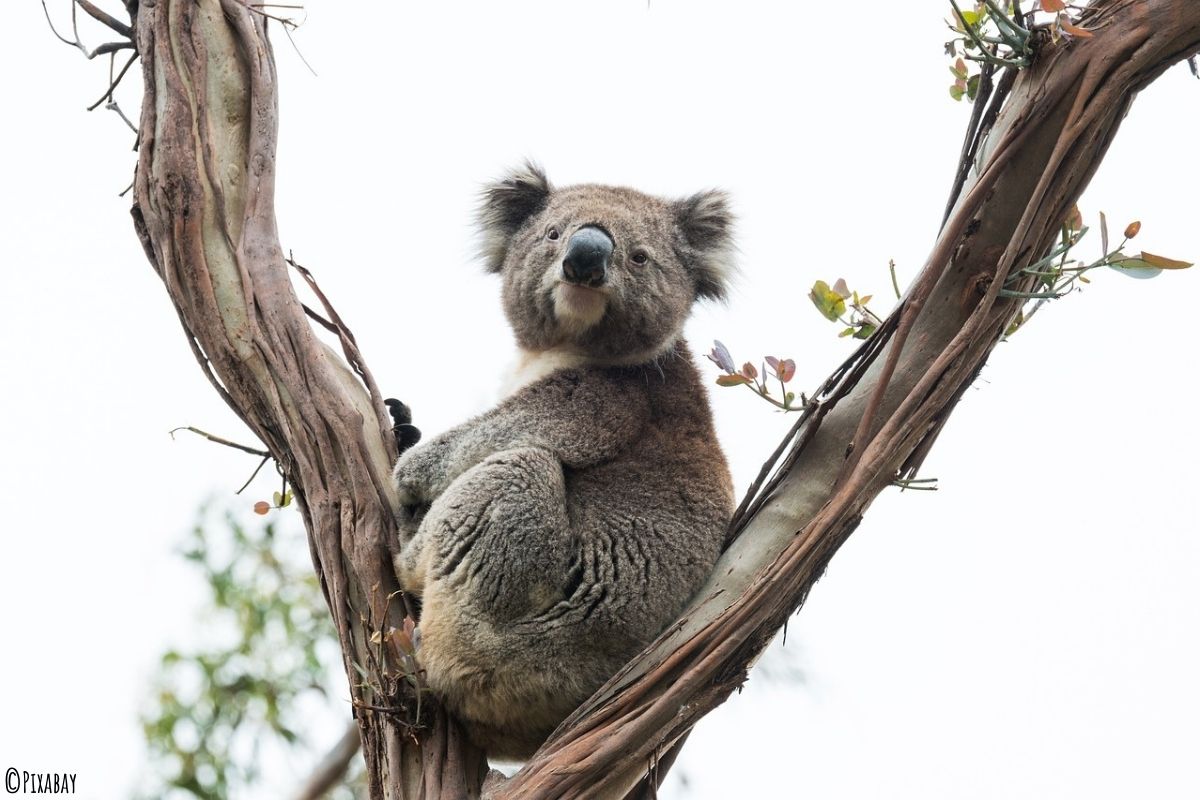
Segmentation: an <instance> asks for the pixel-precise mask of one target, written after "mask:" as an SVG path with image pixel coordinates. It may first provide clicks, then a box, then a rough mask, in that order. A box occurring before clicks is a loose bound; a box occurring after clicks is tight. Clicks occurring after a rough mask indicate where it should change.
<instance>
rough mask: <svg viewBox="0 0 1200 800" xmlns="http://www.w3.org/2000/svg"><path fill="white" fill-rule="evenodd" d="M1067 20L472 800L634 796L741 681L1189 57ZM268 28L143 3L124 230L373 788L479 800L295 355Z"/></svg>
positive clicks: (358, 390) (952, 398) (325, 370)
mask: <svg viewBox="0 0 1200 800" xmlns="http://www.w3.org/2000/svg"><path fill="white" fill-rule="evenodd" d="M1080 24H1082V25H1084V26H1086V27H1088V28H1090V29H1091V30H1092V31H1093V33H1094V37H1093V38H1090V39H1075V40H1070V41H1062V42H1060V43H1058V44H1054V45H1047V46H1045V47H1044V48H1043V51H1042V52H1041V53H1040V54H1039V56H1038V58H1037V59H1036V60H1035V63H1034V65H1033V66H1032V67H1031V68H1030V69H1028V70H1025V71H1023V72H1022V73H1021V74H1020V75H1019V76H1018V77H1017V78H1016V79H1015V81H1013V82H1012V86H1011V89H1009V91H1008V96H1007V98H1006V102H1005V104H1004V106H1003V108H1002V109H1001V110H1000V111H999V114H998V115H996V116H995V118H994V122H993V123H991V126H990V129H989V130H988V131H986V136H985V137H984V138H983V139H982V141H980V142H978V143H976V144H977V146H975V147H974V148H973V149H974V154H975V160H976V164H977V168H976V169H975V170H974V171H973V172H972V173H971V174H970V175H968V176H967V177H966V179H965V183H964V184H963V186H962V193H961V196H960V197H959V198H958V199H957V201H956V203H955V204H954V205H953V208H952V211H951V213H950V214H949V216H948V218H947V220H946V222H945V225H944V227H943V229H942V232H941V234H940V236H939V238H938V240H937V241H936V243H935V244H934V247H933V251H932V255H931V256H930V258H929V260H928V262H927V263H926V265H925V267H924V269H923V270H922V272H921V273H920V275H919V276H918V277H917V279H916V280H915V282H914V284H913V286H912V287H911V288H910V289H909V291H908V293H907V295H906V296H905V298H904V300H903V301H902V303H901V304H900V305H899V307H898V308H897V310H896V311H895V313H894V314H893V315H892V317H891V318H889V319H888V320H887V321H886V322H885V323H884V325H882V326H881V327H880V328H879V330H878V331H877V332H876V333H875V334H874V335H873V336H872V337H871V338H870V339H869V340H867V341H866V342H865V343H864V344H863V346H862V347H861V348H860V350H859V351H858V352H857V353H856V354H855V356H854V357H853V358H852V359H851V360H850V361H848V362H847V363H846V364H845V365H843V367H842V368H840V369H839V370H838V371H837V372H835V374H834V375H833V376H832V377H831V378H830V380H829V381H827V383H826V384H825V385H824V386H823V387H822V389H821V390H820V391H819V392H818V393H817V394H816V395H814V404H813V405H812V406H811V407H810V409H809V412H808V413H807V415H806V417H805V418H804V420H803V421H802V422H801V424H799V425H797V426H796V427H795V428H794V429H793V431H792V433H791V434H789V436H790V439H789V441H788V442H786V443H785V446H784V447H782V448H781V449H780V451H779V459H778V462H777V463H776V464H775V467H774V471H773V472H771V473H769V474H767V475H765V476H764V480H763V481H761V482H759V483H758V484H756V487H757V493H758V494H757V497H755V498H754V499H752V500H750V502H748V503H747V504H746V506H745V513H743V514H741V515H739V518H738V519H737V520H736V523H737V529H736V530H735V531H733V533H734V534H735V535H734V536H733V537H732V538H731V543H730V545H729V548H728V550H727V552H726V554H725V556H724V557H723V558H722V560H721V561H720V562H719V564H718V567H717V570H716V571H715V573H714V575H713V577H712V579H711V580H710V582H709V584H708V586H706V587H705V589H704V590H703V591H702V592H700V593H699V594H698V595H697V597H696V599H695V600H694V601H693V603H692V605H691V607H690V609H689V610H688V612H687V613H686V614H684V615H683V616H682V617H681V618H680V620H679V621H678V622H677V623H676V624H675V625H673V626H672V627H671V628H670V629H669V630H668V631H667V632H666V633H664V634H663V635H662V636H661V637H660V638H659V639H658V641H656V642H655V643H654V644H652V645H651V646H650V647H649V648H647V649H646V650H645V651H644V652H643V653H642V654H641V655H640V656H638V657H637V658H636V659H634V661H633V662H631V663H630V664H629V665H628V666H627V667H626V668H625V669H624V670H622V672H621V673H620V674H619V675H617V676H616V677H614V678H613V679H612V680H611V681H610V682H609V683H608V684H607V685H606V686H605V687H604V688H602V689H601V690H600V691H599V692H598V693H597V694H596V695H595V696H594V697H593V698H592V699H591V700H589V701H588V702H587V703H585V704H584V706H583V707H581V708H580V709H579V710H578V711H577V712H576V713H575V714H574V715H572V716H571V717H570V718H569V719H568V720H566V721H565V722H564V723H563V725H562V726H560V728H559V729H558V731H556V732H555V734H554V735H553V736H552V737H551V739H550V741H548V742H547V743H546V745H545V746H543V748H542V749H541V750H540V751H539V752H538V753H537V754H536V755H535V756H534V757H533V759H532V760H531V761H530V762H529V763H528V764H526V766H525V767H524V768H523V769H522V770H521V771H520V772H519V773H518V774H517V775H516V776H514V777H513V778H512V779H510V780H508V781H500V780H495V779H493V781H492V782H490V783H489V786H488V788H487V789H486V790H485V791H486V792H487V793H488V794H489V795H490V796H492V797H495V798H535V797H536V798H568V797H570V798H577V797H599V798H609V797H616V798H619V797H636V796H643V795H646V794H648V793H650V792H652V791H653V787H652V783H654V782H655V781H653V780H650V779H649V777H648V776H649V775H654V776H659V775H661V774H662V773H663V772H664V771H665V769H664V767H665V766H669V759H670V757H671V754H673V746H674V745H675V744H676V743H677V742H679V741H681V740H682V738H683V737H684V736H686V734H687V732H688V731H689V730H690V729H691V727H692V726H693V725H694V724H695V722H696V721H697V720H698V719H699V718H700V717H701V716H703V715H704V714H705V713H707V712H708V711H709V710H711V709H712V708H713V707H715V706H716V705H718V704H720V703H721V702H723V701H724V700H725V698H726V697H727V696H728V695H729V693H730V692H731V691H732V690H733V689H734V688H736V687H737V686H739V685H740V684H741V683H742V681H743V680H744V679H745V675H746V671H747V669H748V668H749V665H750V664H751V663H752V661H753V660H754V659H755V658H756V657H757V655H758V654H759V653H760V652H761V651H762V649H763V648H764V647H765V646H766V644H767V643H768V642H769V641H770V639H771V638H772V637H773V635H774V634H775V632H776V631H777V630H778V629H779V627H780V626H781V625H782V624H783V623H784V621H785V620H786V619H787V617H788V616H789V615H790V614H791V613H792V612H794V611H795V610H796V609H797V608H798V607H799V606H800V604H801V603H802V602H803V600H804V598H805V597H806V596H807V594H808V591H809V590H810V589H811V587H812V585H813V584H814V583H815V582H816V580H817V579H818V578H819V577H820V575H821V574H822V572H823V570H824V568H825V565H826V564H827V563H828V560H829V558H830V557H831V556H832V555H833V553H834V552H836V550H837V549H838V547H840V545H841V544H842V542H843V541H844V540H845V539H846V537H847V536H849V535H850V533H851V532H852V531H853V530H854V528H855V526H856V525H857V524H858V521H859V519H861V516H862V514H863V512H864V511H865V510H866V508H867V506H868V505H869V504H870V502H871V501H872V500H873V499H874V498H875V496H877V495H878V493H879V492H880V491H881V490H882V489H883V488H884V487H885V486H887V485H888V483H889V482H891V481H892V479H893V478H894V477H895V476H896V475H897V474H900V473H905V472H911V470H912V469H915V467H916V466H917V465H918V464H919V461H920V459H921V457H923V455H924V453H925V452H927V450H928V445H929V444H930V443H931V441H932V438H933V437H934V436H936V433H937V431H938V430H940V427H941V425H942V424H944V422H945V419H946V418H947V416H948V414H949V412H950V411H951V409H952V408H953V407H954V405H955V403H956V402H957V401H958V399H959V397H960V396H961V394H962V392H963V391H964V389H965V388H966V386H968V385H969V384H970V382H971V380H972V379H973V378H974V376H975V375H976V374H977V373H978V371H979V369H980V368H981V367H982V365H983V363H984V361H985V360H986V358H987V356H988V354H989V353H990V352H991V350H992V348H993V347H994V346H995V344H996V342H997V340H998V338H999V337H1000V335H1001V334H1002V332H1003V330H1004V327H1005V325H1006V323H1007V322H1008V320H1009V319H1010V318H1011V317H1012V316H1013V314H1014V313H1015V311H1016V303H1017V302H1019V301H1017V300H1014V299H1011V298H1007V297H1004V296H1002V295H1001V294H1000V289H1001V287H1002V286H1003V285H1004V283H1005V280H1006V279H1008V277H1009V276H1010V275H1012V274H1013V273H1014V271H1016V270H1019V269H1021V268H1022V267H1024V266H1026V265H1028V264H1029V263H1031V262H1032V261H1034V260H1036V259H1037V258H1038V257H1040V256H1041V255H1042V254H1043V253H1045V252H1046V250H1047V248H1048V246H1049V245H1050V243H1051V241H1052V239H1053V237H1054V236H1055V234H1056V233H1057V232H1058V230H1059V225H1060V223H1061V221H1062V220H1063V219H1064V217H1065V216H1066V213H1067V210H1068V209H1069V208H1070V207H1071V205H1072V204H1073V203H1074V202H1075V200H1076V199H1077V198H1078V196H1079V194H1080V193H1081V192H1082V191H1083V189H1084V187H1085V186H1086V184H1087V182H1088V180H1089V178H1090V177H1091V175H1092V174H1093V172H1094V171H1095V169H1096V167H1097V165H1098V164H1099V162H1100V160H1101V158H1102V157H1103V155H1104V153H1105V152H1106V150H1107V148H1108V146H1109V144H1110V142H1111V141H1112V138H1113V136H1114V135H1115V133H1116V130H1117V127H1118V125H1119V123H1120V121H1121V118H1122V117H1123V115H1124V114H1125V112H1126V110H1127V109H1128V107H1129V104H1130V103H1131V102H1132V100H1133V97H1134V96H1135V95H1136V93H1137V92H1138V90H1140V89H1141V88H1142V87H1143V86H1145V85H1146V84H1147V83H1149V82H1150V81H1152V80H1153V79H1154V78H1155V77H1157V76H1158V75H1159V74H1160V73H1161V72H1162V71H1163V70H1164V69H1166V67H1168V66H1169V65H1171V64H1172V63H1175V62H1176V61H1179V60H1181V59H1183V58H1186V57H1188V56H1190V55H1192V54H1194V53H1195V52H1197V50H1198V49H1200V2H1196V0H1097V2H1096V3H1094V4H1093V6H1092V7H1091V8H1090V9H1089V10H1088V11H1087V12H1085V14H1084V15H1083V18H1082V19H1081V20H1080ZM265 26H266V19H265V18H264V17H263V15H262V14H258V13H255V12H254V10H253V9H251V8H250V7H249V6H248V5H247V4H246V3H245V2H242V0H156V2H153V3H151V2H149V0H142V2H141V4H140V9H139V12H138V19H137V42H138V52H139V53H140V54H141V56H142V58H143V66H144V77H145V81H146V93H145V101H144V104H143V109H142V119H141V147H140V154H139V162H138V170H137V180H136V182H135V198H136V201H135V206H134V210H133V214H134V220H135V223H136V226H137V229H138V232H139V235H140V236H141V238H142V241H143V244H144V245H145V248H146V253H147V256H148V257H149V258H150V261H151V263H152V264H153V265H154V267H155V269H156V270H157V272H158V274H159V275H160V276H161V277H162V279H163V282H164V284H165V286H166V288H167V291H168V293H169V295H170V297H171V300H172V302H173V303H174V305H175V307H176V309H177V311H178V312H179V317H180V320H181V322H182V324H183V327H184V332H185V335H186V336H187V338H188V340H189V342H190V343H191V344H192V347H193V351H194V352H195V354H196V356H197V358H198V360H199V361H200V363H201V366H202V368H203V369H204V370H205V373H206V374H207V375H208V376H209V378H210V379H211V381H212V382H213V384H214V386H215V387H216V389H217V390H218V391H219V392H220V393H221V395H222V396H223V397H224V398H225V399H226V401H227V402H228V403H229V404H230V406H231V407H232V408H233V409H234V410H235V411H236V412H237V413H238V414H239V415H240V416H241V417H242V418H243V419H244V420H245V421H246V423H247V424H248V425H249V426H250V427H251V429H252V430H253V431H254V432H255V434H256V435H258V437H259V438H260V439H261V440H262V441H263V442H264V443H265V444H266V445H267V447H268V449H269V450H270V451H271V454H272V455H273V456H274V457H275V458H276V460H277V461H278V462H279V463H280V465H281V466H282V469H283V471H284V473H285V475H286V477H287V479H288V481H289V483H291V485H292V486H293V487H295V492H296V499H297V501H298V503H299V506H300V509H301V513H302V515H303V517H304V521H305V524H306V526H307V528H308V531H309V541H310V545H311V549H312V553H313V559H314V565H315V567H316V570H317V573H318V575H319V576H320V579H321V585H322V588H323V589H324V591H325V596H326V599H327V600H328V602H329V605H330V609H331V610H332V613H333V618H334V622H335V624H336V626H337V630H338V634H339V637H340V640H341V645H342V649H343V653H344V657H345V666H346V672H347V675H348V676H349V680H350V684H351V692H352V698H353V700H354V703H355V707H356V716H357V719H358V722H359V730H360V732H361V734H362V736H363V742H364V756H365V758H366V762H367V770H368V780H369V786H370V791H371V796H372V797H373V798H376V799H377V800H378V799H379V798H388V799H389V800H391V799H392V798H409V799H410V800H415V798H446V799H447V800H448V799H449V798H461V797H473V796H477V795H478V793H479V792H480V786H481V783H482V780H483V776H484V771H485V762H484V760H483V759H482V756H481V754H480V753H478V752H477V751H475V750H473V749H472V748H471V747H470V746H469V745H468V744H467V743H466V741H465V739H464V737H463V736H462V735H461V732H460V731H459V729H458V727H457V726H456V724H455V723H454V722H453V720H451V719H449V718H447V717H446V716H445V715H444V714H442V713H441V712H435V713H433V714H429V715H426V718H425V719H424V720H423V722H424V723H425V724H424V725H423V726H422V727H419V728H417V727H413V726H412V724H411V723H413V722H414V721H415V719H414V717H413V716H412V714H413V712H412V704H411V703H410V702H409V701H410V700H411V691H410V687H411V685H412V684H413V683H414V682H415V681H414V679H413V676H412V675H411V673H406V672H405V669H404V667H403V665H404V663H405V660H404V659H405V654H404V653H403V652H400V651H399V649H398V647H397V645H396V641H397V640H396V638H394V637H392V636H390V635H389V632H390V629H391V628H393V627H400V624H401V617H402V616H403V611H402V607H403V603H399V602H393V600H394V599H395V598H394V596H393V594H394V592H395V591H396V590H397V589H398V588H399V587H398V586H397V584H396V579H395V577H394V574H393V572H392V566H391V558H390V557H391V547H392V543H393V540H394V538H395V530H396V525H395V518H394V514H395V510H396V505H395V503H396V499H395V496H394V493H393V490H392V488H391V484H390V481H389V479H388V468H389V465H390V463H391V461H392V459H393V457H394V455H395V453H394V446H393V443H392V441H391V438H390V436H389V435H388V430H389V427H390V426H389V422H388V416H387V413H386V411H385V409H384V406H383V402H382V398H381V396H380V394H379V392H378V390H377V388H376V387H375V385H374V381H373V380H372V378H371V375H370V372H369V370H367V368H366V365H365V362H364V361H363V359H362V356H361V354H360V353H359V352H358V347H357V344H356V343H355V342H354V339H353V337H352V336H350V335H349V333H348V332H347V331H345V328H344V325H342V324H341V323H340V321H339V320H338V319H337V317H336V315H335V314H332V313H330V314H329V319H331V320H333V321H334V324H335V327H337V328H338V329H339V339H340V343H341V346H342V348H343V352H344V354H345V356H346V362H348V363H350V364H352V365H353V366H354V370H353V371H352V370H351V369H350V368H348V367H347V366H346V362H343V360H342V359H341V358H340V357H339V356H338V355H337V354H335V353H334V352H333V351H332V350H330V349H329V348H327V347H325V346H324V345H322V344H321V343H320V342H319V341H318V340H317V338H316V336H315V335H314V332H313V329H312V327H311V325H310V323H309V321H308V319H307V318H306V315H305V309H304V307H303V306H302V304H301V303H300V302H299V300H298V299H297V298H296V295H295V292H294V291H293V288H292V284H291V282H290V278H289V275H288V271H287V265H286V263H285V259H284V256H283V253H282V251H281V249H280V246H279V242H278V236H277V233H276V228H275V212H274V203H273V198H274V195H273V189H274V168H275V137H276V124H277V115H276V75H275V67H274V61H273V58H272V54H271V48H270V45H269V43H268V40H267V35H266V27H265ZM1006 88H1007V87H1006ZM985 116H988V115H985ZM326 310H327V311H330V309H328V308H327V309H326ZM374 634H381V635H378V636H374V638H373V635H374ZM429 705H430V704H429V702H428V701H427V700H426V702H425V707H426V708H428V707H429Z"/></svg>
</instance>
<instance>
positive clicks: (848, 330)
mask: <svg viewBox="0 0 1200 800" xmlns="http://www.w3.org/2000/svg"><path fill="white" fill-rule="evenodd" d="M853 335H854V328H845V329H843V330H842V332H841V333H839V334H838V338H839V339H845V338H846V337H847V336H853Z"/></svg>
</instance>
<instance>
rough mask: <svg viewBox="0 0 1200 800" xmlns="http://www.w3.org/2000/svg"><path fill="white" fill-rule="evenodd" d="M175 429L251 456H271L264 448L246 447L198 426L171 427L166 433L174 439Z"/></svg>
mask: <svg viewBox="0 0 1200 800" xmlns="http://www.w3.org/2000/svg"><path fill="white" fill-rule="evenodd" d="M176 431H190V432H191V433H194V434H196V435H197V436H203V437H204V438H205V439H208V440H209V441H210V442H215V443H216V444H223V445H225V446H226V447H232V448H233V449H234V450H241V451H242V452H243V453H249V454H250V455H252V456H262V457H264V458H270V457H271V454H270V453H268V452H267V451H266V450H259V449H258V448H256V447H248V446H246V445H244V444H238V443H237V442H231V441H229V440H228V439H223V438H221V437H220V436H214V435H212V434H211V433H209V432H208V431H202V430H200V429H199V428H193V427H192V426H191V425H181V426H180V427H178V428H172V429H171V430H169V431H167V433H168V434H169V435H170V436H171V438H172V439H174V438H175V432H176Z"/></svg>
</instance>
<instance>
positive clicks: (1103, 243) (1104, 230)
mask: <svg viewBox="0 0 1200 800" xmlns="http://www.w3.org/2000/svg"><path fill="white" fill-rule="evenodd" d="M1100 249H1101V252H1103V253H1104V255H1108V219H1106V218H1105V216H1104V212H1103V211H1101V212H1100Z"/></svg>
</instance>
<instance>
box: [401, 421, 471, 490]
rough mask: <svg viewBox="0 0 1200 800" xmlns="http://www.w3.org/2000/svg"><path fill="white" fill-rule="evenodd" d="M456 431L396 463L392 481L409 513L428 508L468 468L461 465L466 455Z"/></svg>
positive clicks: (434, 439) (403, 455) (427, 443)
mask: <svg viewBox="0 0 1200 800" xmlns="http://www.w3.org/2000/svg"><path fill="white" fill-rule="evenodd" d="M461 435H462V434H461V431H460V430H459V429H458V428H455V429H453V430H449V431H446V432H445V433H443V434H441V435H440V436H435V437H434V438H432V439H430V440H428V441H426V442H424V443H423V444H419V445H417V446H416V447H413V448H411V449H409V450H406V451H405V452H404V453H403V454H402V455H401V456H400V458H399V459H398V460H397V461H396V466H395V468H394V469H393V470H392V477H393V478H394V479H395V481H396V488H397V489H398V490H399V492H400V504H401V505H402V506H406V507H408V508H410V509H413V508H424V507H428V505H429V504H430V503H432V502H433V501H434V500H436V499H437V498H438V497H439V496H441V494H442V492H444V491H446V488H447V487H448V486H449V485H450V484H451V483H452V482H453V481H454V479H455V478H456V477H458V476H459V475H461V474H462V473H463V472H465V471H466V470H467V469H470V467H471V466H472V465H471V464H464V463H462V461H463V459H464V457H465V456H466V454H465V453H463V452H462V450H461V448H460V447H458V440H459V439H460V438H461Z"/></svg>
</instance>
